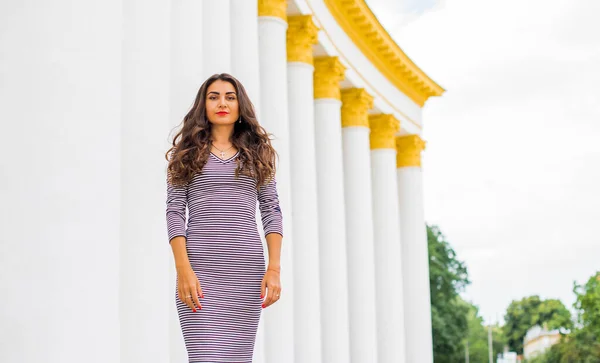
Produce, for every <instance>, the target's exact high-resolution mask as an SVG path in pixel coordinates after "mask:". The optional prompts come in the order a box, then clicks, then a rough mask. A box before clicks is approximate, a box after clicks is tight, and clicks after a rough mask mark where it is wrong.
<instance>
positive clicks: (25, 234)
mask: <svg viewBox="0 0 600 363" xmlns="http://www.w3.org/2000/svg"><path fill="white" fill-rule="evenodd" d="M0 23H1V24H2V36H1V37H0V47H1V49H2V56H1V57H0V69H2V71H1V76H0V78H1V80H0V120H1V121H0V122H1V123H2V134H3V135H4V137H3V140H2V142H1V143H0V151H1V153H2V158H0V170H1V174H2V178H0V200H2V203H3V208H2V211H1V212H0V229H1V230H2V238H1V239H2V242H1V244H2V252H1V253H0V291H1V292H0V295H1V299H2V303H1V305H2V309H1V311H0V326H1V328H0V339H1V340H2V343H0V345H1V348H0V362H46V363H76V362H81V361H82V360H85V361H86V362H90V363H95V362H97V363H101V362H119V360H120V348H119V345H120V337H119V334H120V333H119V325H120V324H119V240H120V230H119V227H120V225H121V222H120V202H121V199H120V188H121V161H120V160H121V111H122V110H121V102H122V99H121V64H122V49H121V46H122V43H121V40H122V36H123V28H122V27H121V26H120V24H122V23H123V6H122V1H120V0H119V1H118V0H107V1H102V2H98V1H81V2H50V1H44V0H37V1H36V0H32V1H29V2H27V3H21V2H19V3H16V2H12V1H3V2H1V3H0ZM108 24H119V26H109V25H108ZM144 182H145V181H144ZM150 311H154V308H151V310H150Z"/></svg>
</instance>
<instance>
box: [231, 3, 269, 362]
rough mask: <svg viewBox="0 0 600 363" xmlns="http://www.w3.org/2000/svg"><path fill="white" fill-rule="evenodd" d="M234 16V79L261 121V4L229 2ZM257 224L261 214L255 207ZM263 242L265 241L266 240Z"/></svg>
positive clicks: (259, 353)
mask: <svg viewBox="0 0 600 363" xmlns="http://www.w3.org/2000/svg"><path fill="white" fill-rule="evenodd" d="M230 3H231V5H230V13H231V20H230V21H231V75H233V76H234V77H235V78H237V79H238V80H239V81H240V82H241V83H242V84H243V85H244V88H245V89H246V93H247V94H248V97H249V98H250V101H251V102H252V104H253V105H254V110H255V112H256V115H257V117H258V119H259V120H260V84H259V83H260V82H259V79H260V77H259V73H258V70H259V65H258V1H257V0H230ZM256 221H257V223H259V224H260V221H261V219H260V211H259V209H258V205H257V207H256ZM263 240H264V238H263ZM264 359H265V358H264V319H261V320H260V321H259V326H258V331H257V336H256V341H255V344H254V356H253V359H252V360H253V362H255V363H263V362H264Z"/></svg>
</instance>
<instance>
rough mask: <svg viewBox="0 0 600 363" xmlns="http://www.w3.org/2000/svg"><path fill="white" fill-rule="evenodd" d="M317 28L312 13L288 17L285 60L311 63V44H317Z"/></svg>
mask: <svg viewBox="0 0 600 363" xmlns="http://www.w3.org/2000/svg"><path fill="white" fill-rule="evenodd" d="M318 33H319V28H317V26H316V25H315V23H314V22H313V19H312V15H295V16H290V17H289V18H288V29H287V60H288V62H302V63H307V64H310V65H312V64H313V49H312V46H313V44H317V42H318V38H317V35H318Z"/></svg>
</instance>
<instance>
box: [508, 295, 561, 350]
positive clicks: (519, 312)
mask: <svg viewBox="0 0 600 363" xmlns="http://www.w3.org/2000/svg"><path fill="white" fill-rule="evenodd" d="M504 321H505V325H504V334H505V335H506V339H507V343H508V346H509V348H510V349H511V350H513V351H515V352H517V353H518V354H523V339H524V338H525V334H526V333H527V330H529V329H530V328H531V327H533V326H534V325H540V326H544V327H546V328H548V329H559V328H565V329H570V328H571V327H572V326H573V322H572V321H571V314H570V313H569V310H567V308H566V307H565V306H564V305H563V303H562V302H560V301H559V300H554V299H548V300H541V299H540V297H539V296H529V297H526V298H523V299H521V300H519V301H513V302H511V303H510V305H509V306H508V309H507V310H506V315H505V316H504Z"/></svg>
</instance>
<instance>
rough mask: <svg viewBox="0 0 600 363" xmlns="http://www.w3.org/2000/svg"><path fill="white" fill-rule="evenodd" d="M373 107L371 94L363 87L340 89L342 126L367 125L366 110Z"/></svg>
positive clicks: (367, 116)
mask: <svg viewBox="0 0 600 363" xmlns="http://www.w3.org/2000/svg"><path fill="white" fill-rule="evenodd" d="M371 108H373V96H371V95H370V94H368V93H367V91H365V89H364V88H347V89H343V90H342V127H348V126H362V127H367V128H368V127H369V115H368V111H369V110H370V109H371Z"/></svg>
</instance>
